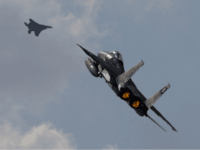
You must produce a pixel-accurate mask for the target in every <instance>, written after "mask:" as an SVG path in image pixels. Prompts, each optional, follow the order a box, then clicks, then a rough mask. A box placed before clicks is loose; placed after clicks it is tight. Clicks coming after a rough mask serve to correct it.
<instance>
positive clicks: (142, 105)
mask: <svg viewBox="0 0 200 150" xmlns="http://www.w3.org/2000/svg"><path fill="white" fill-rule="evenodd" d="M77 45H78V44H77ZM78 46H79V47H80V48H81V49H82V50H83V51H84V52H85V53H86V54H87V55H88V56H89V58H87V59H85V64H86V66H87V68H88V70H89V71H90V73H91V74H92V75H93V76H95V77H100V78H102V77H103V78H104V79H105V81H106V83H107V84H108V85H109V86H110V88H111V89H112V90H113V91H114V92H115V93H116V95H117V96H118V97H120V98H121V99H122V100H124V101H125V102H126V103H127V104H128V105H129V106H130V107H131V108H133V109H134V110H135V111H136V113H137V114H138V115H139V116H146V117H148V118H150V119H151V120H152V121H153V122H154V123H156V124H157V125H158V126H159V127H160V128H162V129H163V130H164V131H166V130H165V129H164V128H163V127H161V126H160V125H159V124H158V123H157V122H156V121H154V120H153V119H152V118H151V117H150V116H149V115H148V114H147V111H148V110H149V109H151V110H152V111H154V112H155V113H156V114H157V115H158V116H160V117H161V118H162V119H163V120H164V121H165V122H166V123H167V124H168V125H169V126H171V128H172V129H173V130H174V131H176V132H177V130H176V129H175V128H174V127H173V126H172V125H171V123H169V121H167V120H166V119H165V117H163V115H162V114H161V113H160V112H159V111H158V110H157V109H156V108H155V107H154V106H153V104H154V103H155V102H156V101H157V100H158V99H159V98H160V97H161V96H162V95H163V94H164V93H165V92H166V90H167V89H169V88H170V84H169V83H168V85H167V86H165V87H163V88H162V89H161V90H159V91H158V92H157V93H156V94H154V95H153V96H152V97H150V98H149V99H146V98H145V97H144V95H143V94H142V93H141V92H140V91H139V90H138V88H137V87H136V85H135V84H134V82H133V81H132V79H131V77H132V76H133V75H134V74H135V73H136V72H137V71H138V69H139V68H140V67H141V66H143V65H144V62H143V61H142V60H141V62H140V63H138V64H137V65H136V66H134V67H132V68H131V69H129V70H128V71H126V72H125V70H124V63H123V59H122V55H121V54H120V53H119V52H118V51H111V52H107V51H101V52H99V53H98V56H96V55H94V54H92V53H91V52H89V51H88V50H86V49H85V48H83V47H82V46H80V45H78Z"/></svg>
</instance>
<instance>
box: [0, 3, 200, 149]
mask: <svg viewBox="0 0 200 150" xmlns="http://www.w3.org/2000/svg"><path fill="white" fill-rule="evenodd" d="M199 6H200V1H199V0H192V1H187V0H142V1H140V0H124V1H121V0H109V1H106V0H98V1H97V0H74V1H73V0H70V1H66V0H34V1H30V0H15V1H13V0H1V1H0V18H1V19H0V33H1V34H0V43H1V48H0V70H1V75H0V99H1V105H0V148H16V149H17V148H26V149H28V148H41V149H47V148H57V149H58V148H66V149H70V148H75V149H88V148H93V149H104V148H109V149H113V148H115V149H152V148H159V149H161V148H167V149H171V148H172V149H183V148H187V149H190V148H191V149H194V148H196V149H197V148H200V143H199V141H200V129H199V128H200V121H199V114H200V110H199V107H200V100H199V97H200V92H199V90H200V88H199V85H200V80H199V76H200V71H199V64H200V59H199V55H200V52H199V50H200V42H199V33H200V29H199V27H200V21H199V18H200V9H199ZM29 18H32V19H33V20H34V21H36V22H38V23H40V24H44V25H49V26H53V28H52V29H47V30H44V31H42V32H41V33H40V35H39V37H36V36H35V35H34V32H32V33H31V34H30V35H29V34H28V32H27V31H28V28H27V27H26V26H25V25H24V22H27V23H29ZM76 44H80V45H81V46H83V47H84V48H86V49H87V50H89V51H91V52H92V53H94V54H96V55H97V54H98V52H99V51H119V52H120V53H121V54H122V56H123V59H124V65H125V70H128V69H130V68H131V67H133V66H135V65H136V64H137V63H139V62H140V61H141V59H142V60H143V61H144V63H145V64H144V66H142V67H141V68H140V70H139V71H138V72H137V73H136V74H135V75H134V76H133V77H132V80H133V81H134V82H135V84H136V86H137V87H138V89H139V90H140V91H141V92H142V93H143V95H144V96H145V97H146V98H149V97H151V96H152V95H153V94H155V93H156V92H157V91H158V90H160V89H161V88H163V87H164V86H166V85H167V84H168V82H169V83H170V85H171V88H170V89H169V90H168V91H167V92H166V93H165V94H164V95H163V96H162V97H161V98H160V99H159V100H158V101H157V102H156V103H155V105H154V106H155V107H156V108H157V109H158V110H159V111H160V112H161V113H162V114H163V116H164V117H166V118H167V119H168V120H169V121H170V122H171V123H172V125H173V126H174V127H175V128H176V129H177V130H178V133H176V132H174V131H172V129H171V127H170V126H168V125H167V124H166V123H165V122H164V121H163V120H162V119H161V118H159V117H158V116H157V115H156V114H154V113H153V112H152V111H151V110H150V111H149V112H148V113H149V115H150V116H151V117H152V118H153V119H155V120H156V121H157V122H158V123H159V124H160V125H161V126H163V127H164V128H165V129H166V130H167V133H166V132H164V131H163V130H162V129H160V128H159V127H158V126H157V125H156V124H155V123H153V122H152V121H151V120H149V119H148V118H146V117H140V116H138V115H137V114H136V112H135V111H134V110H133V109H131V108H130V107H129V106H128V105H127V104H126V103H125V102H124V101H122V100H121V99H120V98H118V97H117V96H116V94H115V93H114V92H113V91H112V90H111V89H110V88H109V86H108V85H107V84H106V83H105V81H104V79H101V78H95V77H93V76H92V75H91V74H90V72H89V71H88V70H87V68H86V66H85V59H86V58H87V55H86V54H85V53H84V52H83V51H82V50H81V49H80V48H79V47H78V46H77V45H76Z"/></svg>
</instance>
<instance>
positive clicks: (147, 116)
mask: <svg viewBox="0 0 200 150" xmlns="http://www.w3.org/2000/svg"><path fill="white" fill-rule="evenodd" d="M147 117H148V118H149V119H151V121H153V122H154V123H155V124H157V125H158V126H159V127H160V128H161V129H163V130H164V131H165V132H167V131H166V130H165V129H164V128H163V127H162V126H161V125H159V124H158V123H157V122H156V121H155V120H153V119H152V118H151V117H150V116H149V115H148V114H147Z"/></svg>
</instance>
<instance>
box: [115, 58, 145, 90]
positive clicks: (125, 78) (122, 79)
mask: <svg viewBox="0 0 200 150" xmlns="http://www.w3.org/2000/svg"><path fill="white" fill-rule="evenodd" d="M143 65H144V62H143V61H141V62H140V63H138V64H137V65H136V66H134V67H132V68H131V69H129V70H128V71H126V72H124V73H122V74H121V75H119V76H118V77H117V78H116V81H117V84H118V88H119V89H120V88H121V87H123V86H124V85H125V84H126V83H127V82H128V80H129V79H130V78H131V77H132V76H133V75H134V74H135V73H136V72H137V71H138V69H140V67H141V66H143Z"/></svg>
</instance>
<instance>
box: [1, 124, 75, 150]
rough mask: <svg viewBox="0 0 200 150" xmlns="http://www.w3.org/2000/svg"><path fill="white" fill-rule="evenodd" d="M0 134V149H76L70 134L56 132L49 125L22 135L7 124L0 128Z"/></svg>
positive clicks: (42, 125) (35, 128)
mask: <svg viewBox="0 0 200 150" xmlns="http://www.w3.org/2000/svg"><path fill="white" fill-rule="evenodd" d="M0 133H1V134H0V148H17V149H19V148H23V149H30V148H35V149H36V148H37V149H38V148H41V149H47V148H51V149H52V148H54V149H61V148H62V149H71V148H73V149H74V148H76V147H77V146H76V144H75V143H74V137H73V135H72V134H64V133H63V132H62V131H57V130H56V129H55V128H53V127H52V125H51V124H49V123H43V124H41V125H39V126H36V127H35V126H34V127H32V128H31V129H30V130H29V131H28V132H26V133H25V134H23V133H21V132H20V131H19V130H18V129H16V128H15V127H13V126H12V125H11V124H10V123H8V122H7V123H5V124H4V125H1V126H0Z"/></svg>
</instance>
